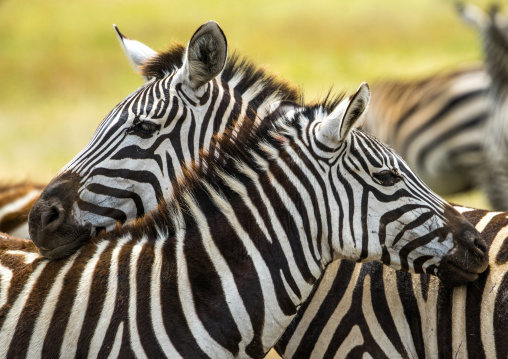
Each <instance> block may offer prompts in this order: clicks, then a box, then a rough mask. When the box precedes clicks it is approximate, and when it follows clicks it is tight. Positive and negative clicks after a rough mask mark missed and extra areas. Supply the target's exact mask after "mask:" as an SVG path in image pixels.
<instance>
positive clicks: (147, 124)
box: [127, 119, 161, 138]
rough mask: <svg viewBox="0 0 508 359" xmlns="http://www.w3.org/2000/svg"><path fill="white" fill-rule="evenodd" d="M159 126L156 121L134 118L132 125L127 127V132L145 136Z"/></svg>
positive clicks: (156, 129) (158, 128)
mask: <svg viewBox="0 0 508 359" xmlns="http://www.w3.org/2000/svg"><path fill="white" fill-rule="evenodd" d="M160 128H161V126H160V125H159V124H157V123H154V122H151V121H141V120H139V119H136V120H134V123H133V125H132V126H131V127H129V128H128V129H127V133H128V134H133V135H137V136H139V137H143V138H147V137H150V136H151V135H153V134H154V133H155V132H157V131H159V130H160Z"/></svg>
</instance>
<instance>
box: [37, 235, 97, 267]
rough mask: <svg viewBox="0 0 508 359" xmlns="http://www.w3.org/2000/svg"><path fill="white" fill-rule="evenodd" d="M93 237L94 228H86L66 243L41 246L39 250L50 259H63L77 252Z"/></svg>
mask: <svg viewBox="0 0 508 359" xmlns="http://www.w3.org/2000/svg"><path fill="white" fill-rule="evenodd" d="M91 238H92V230H90V228H87V229H86V230H83V231H81V232H80V233H78V234H77V235H76V236H72V239H71V240H70V241H67V242H66V243H63V244H60V245H57V246H56V247H53V248H47V247H42V246H41V247H39V251H40V252H41V254H42V255H43V256H44V257H46V258H48V259H52V260H55V259H61V258H66V257H68V256H70V255H71V254H73V253H75V252H76V251H77V250H78V249H79V248H80V247H81V246H82V245H83V243H85V242H87V241H89V240H90V239H91Z"/></svg>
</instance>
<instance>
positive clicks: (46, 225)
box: [28, 177, 92, 259]
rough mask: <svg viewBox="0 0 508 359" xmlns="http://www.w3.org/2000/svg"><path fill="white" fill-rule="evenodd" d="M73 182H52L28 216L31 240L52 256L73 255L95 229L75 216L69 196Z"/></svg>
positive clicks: (49, 256)
mask: <svg viewBox="0 0 508 359" xmlns="http://www.w3.org/2000/svg"><path fill="white" fill-rule="evenodd" d="M71 179H72V178H71ZM72 184H73V182H72V181H70V180H69V179H68V178H65V177H64V178H63V179H57V180H54V181H52V182H51V183H50V184H49V185H48V186H47V187H46V188H45V189H44V191H43V192H42V193H41V195H40V197H39V199H38V200H37V201H36V202H35V204H34V206H33V207H32V210H31V211H30V215H29V217H28V231H29V233H30V239H31V240H32V241H33V242H34V244H35V245H36V246H37V247H38V248H39V250H40V252H41V254H42V255H43V256H45V257H47V258H50V259H58V258H63V257H67V256H69V255H71V254H72V253H74V252H75V251H76V250H77V249H78V248H79V247H81V245H82V244H83V242H85V241H86V240H88V239H90V238H91V233H92V228H91V227H90V226H84V225H80V224H79V223H77V222H76V220H75V219H74V218H73V216H72V213H71V212H72V211H71V208H72V205H73V203H74V200H73V197H72V196H69V195H68V194H69V192H70V186H71V185H72Z"/></svg>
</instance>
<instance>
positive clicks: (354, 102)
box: [319, 82, 370, 147]
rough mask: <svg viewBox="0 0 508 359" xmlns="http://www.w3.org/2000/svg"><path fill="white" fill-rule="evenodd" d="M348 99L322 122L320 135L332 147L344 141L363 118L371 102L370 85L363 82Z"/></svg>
mask: <svg viewBox="0 0 508 359" xmlns="http://www.w3.org/2000/svg"><path fill="white" fill-rule="evenodd" d="M348 100H349V101H348ZM348 100H345V101H342V102H341V103H340V104H339V105H338V106H337V107H336V108H335V110H333V112H332V113H331V114H330V115H328V117H327V118H326V119H325V120H324V121H323V123H322V124H321V129H320V132H319V136H320V137H321V140H322V141H323V142H325V143H329V144H330V145H331V146H332V147H333V146H335V145H337V144H339V143H341V142H342V141H344V140H345V139H346V137H347V136H348V135H349V132H351V129H352V128H353V127H354V126H355V124H357V123H358V122H359V121H360V119H362V118H363V114H364V113H365V111H366V110H367V107H368V105H369V102H370V89H369V85H367V83H365V82H363V83H362V84H361V85H360V87H359V88H358V90H357V91H356V93H355V94H354V95H353V96H351V97H350V98H349V99H348Z"/></svg>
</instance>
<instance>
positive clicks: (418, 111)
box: [364, 67, 490, 194]
mask: <svg viewBox="0 0 508 359" xmlns="http://www.w3.org/2000/svg"><path fill="white" fill-rule="evenodd" d="M489 86H490V77H489V76H488V74H487V73H486V71H485V69H484V68H482V67H471V68H467V69H462V70H458V71H452V72H444V73H442V74H437V75H432V76H429V77H425V78H423V79H420V80H414V81H385V82H380V83H378V84H376V85H374V86H373V89H372V103H371V105H370V110H369V113H368V114H367V117H366V119H365V125H364V129H365V130H366V131H368V132H370V133H372V134H373V135H375V136H376V137H378V138H379V139H380V140H382V141H383V142H385V143H387V144H389V145H390V146H392V147H393V148H394V149H395V150H396V151H397V152H398V153H399V154H400V155H401V156H402V157H403V158H404V159H405V160H406V161H407V162H408V164H409V166H410V167H411V168H413V169H414V170H415V172H416V173H417V174H418V175H419V176H420V177H421V178H422V180H423V181H424V182H425V183H426V184H427V185H428V186H429V187H430V188H432V189H433V190H435V191H437V192H438V193H440V194H451V193H456V192H461V191H464V190H467V189H469V188H471V187H473V186H478V185H479V183H480V179H481V175H480V174H479V173H480V171H479V170H478V168H479V167H481V166H482V164H483V142H484V133H485V125H486V123H487V120H488V118H489V115H490V112H489V101H488V97H487V92H488V89H489Z"/></svg>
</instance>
